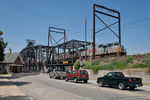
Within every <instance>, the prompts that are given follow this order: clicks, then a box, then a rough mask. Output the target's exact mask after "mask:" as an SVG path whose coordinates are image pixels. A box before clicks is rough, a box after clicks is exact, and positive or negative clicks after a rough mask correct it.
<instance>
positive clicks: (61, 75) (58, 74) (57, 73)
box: [49, 69, 66, 79]
mask: <svg viewBox="0 0 150 100" xmlns="http://www.w3.org/2000/svg"><path fill="white" fill-rule="evenodd" d="M65 76H66V72H65V71H63V70H57V69H54V70H53V71H52V72H49V77H50V78H54V79H61V78H63V79H65Z"/></svg>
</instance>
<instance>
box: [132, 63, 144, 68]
mask: <svg viewBox="0 0 150 100" xmlns="http://www.w3.org/2000/svg"><path fill="white" fill-rule="evenodd" d="M132 67H133V68H146V65H145V64H139V63H138V64H134V65H132Z"/></svg>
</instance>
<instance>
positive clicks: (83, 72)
mask: <svg viewBox="0 0 150 100" xmlns="http://www.w3.org/2000/svg"><path fill="white" fill-rule="evenodd" d="M80 74H88V72H87V71H85V70H81V71H80Z"/></svg>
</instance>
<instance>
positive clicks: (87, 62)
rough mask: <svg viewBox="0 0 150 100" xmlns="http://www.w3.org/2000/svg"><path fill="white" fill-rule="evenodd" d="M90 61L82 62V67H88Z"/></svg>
mask: <svg viewBox="0 0 150 100" xmlns="http://www.w3.org/2000/svg"><path fill="white" fill-rule="evenodd" d="M90 66H91V65H90V61H86V62H85V63H84V64H83V68H84V69H90Z"/></svg>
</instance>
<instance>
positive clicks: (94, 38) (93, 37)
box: [92, 4, 95, 59]
mask: <svg viewBox="0 0 150 100" xmlns="http://www.w3.org/2000/svg"><path fill="white" fill-rule="evenodd" d="M92 58H93V59H95V4H94V5H93V57H92Z"/></svg>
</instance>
